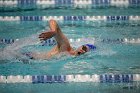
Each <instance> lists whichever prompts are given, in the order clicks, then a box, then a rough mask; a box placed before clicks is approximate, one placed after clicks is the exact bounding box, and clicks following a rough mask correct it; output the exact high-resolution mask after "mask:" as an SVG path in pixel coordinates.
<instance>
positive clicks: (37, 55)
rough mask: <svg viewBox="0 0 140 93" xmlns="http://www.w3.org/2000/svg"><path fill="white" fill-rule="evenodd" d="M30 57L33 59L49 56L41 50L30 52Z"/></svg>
mask: <svg viewBox="0 0 140 93" xmlns="http://www.w3.org/2000/svg"><path fill="white" fill-rule="evenodd" d="M32 57H33V58H34V59H49V58H50V56H49V55H46V53H45V52H42V53H32Z"/></svg>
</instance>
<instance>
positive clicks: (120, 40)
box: [0, 38, 140, 46]
mask: <svg viewBox="0 0 140 93" xmlns="http://www.w3.org/2000/svg"><path fill="white" fill-rule="evenodd" d="M93 39H94V38H93ZM16 40H17V39H0V44H13V43H14V42H15V41H16ZM82 40H83V38H78V39H69V41H70V42H71V43H72V42H81V41H82ZM101 42H103V43H109V44H110V43H116V44H117V43H118V44H120V43H133V44H140V38H136V39H134V38H131V39H129V38H118V39H110V38H104V39H101ZM56 44H57V42H56V41H55V40H54V39H48V40H45V41H42V42H41V43H40V45H41V46H54V45H56Z"/></svg>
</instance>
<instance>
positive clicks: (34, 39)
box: [0, 34, 40, 60]
mask: <svg viewBox="0 0 140 93" xmlns="http://www.w3.org/2000/svg"><path fill="white" fill-rule="evenodd" d="M38 43H40V41H39V39H38V34H34V35H31V36H29V37H25V38H21V39H16V41H15V42H14V43H13V44H10V45H8V46H6V47H5V48H4V49H3V50H2V51H0V59H1V60H5V59H8V60H10V59H13V58H18V57H22V54H21V53H20V51H19V49H21V48H23V47H25V46H29V45H35V44H38Z"/></svg>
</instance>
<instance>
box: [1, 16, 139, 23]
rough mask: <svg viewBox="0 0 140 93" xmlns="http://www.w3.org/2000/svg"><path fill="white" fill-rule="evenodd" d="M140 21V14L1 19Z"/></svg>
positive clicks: (12, 19)
mask: <svg viewBox="0 0 140 93" xmlns="http://www.w3.org/2000/svg"><path fill="white" fill-rule="evenodd" d="M50 19H55V20H57V21H107V22H108V21H109V22H110V21H140V16H138V15H136V16H121V15H120V16H0V21H49V20H50Z"/></svg>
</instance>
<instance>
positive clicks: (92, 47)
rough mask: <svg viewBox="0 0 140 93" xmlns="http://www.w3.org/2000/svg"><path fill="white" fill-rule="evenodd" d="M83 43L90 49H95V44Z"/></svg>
mask: <svg viewBox="0 0 140 93" xmlns="http://www.w3.org/2000/svg"><path fill="white" fill-rule="evenodd" d="M85 45H86V46H88V47H89V49H90V50H95V49H96V46H94V45H93V44H85Z"/></svg>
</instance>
